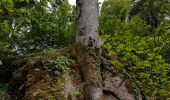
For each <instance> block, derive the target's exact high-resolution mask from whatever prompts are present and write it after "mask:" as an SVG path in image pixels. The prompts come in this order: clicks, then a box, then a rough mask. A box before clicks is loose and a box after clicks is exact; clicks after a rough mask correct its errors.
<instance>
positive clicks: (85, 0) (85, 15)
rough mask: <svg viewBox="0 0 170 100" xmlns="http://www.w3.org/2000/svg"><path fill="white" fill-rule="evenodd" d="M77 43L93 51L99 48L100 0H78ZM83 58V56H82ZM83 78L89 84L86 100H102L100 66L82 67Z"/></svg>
mask: <svg viewBox="0 0 170 100" xmlns="http://www.w3.org/2000/svg"><path fill="white" fill-rule="evenodd" d="M76 3H77V26H76V42H77V43H80V44H82V45H84V46H86V47H91V48H93V49H95V48H99V35H98V34H97V33H98V27H99V21H98V13H99V10H98V0H77V2H76ZM80 56H82V55H80ZM82 70H83V71H82V72H83V77H84V78H85V81H86V82H88V84H87V85H86V87H85V89H86V90H85V91H87V92H86V93H87V94H85V100H100V98H101V95H102V89H101V80H100V79H101V71H100V66H98V65H97V64H94V63H92V65H90V64H88V65H85V66H83V67H82Z"/></svg>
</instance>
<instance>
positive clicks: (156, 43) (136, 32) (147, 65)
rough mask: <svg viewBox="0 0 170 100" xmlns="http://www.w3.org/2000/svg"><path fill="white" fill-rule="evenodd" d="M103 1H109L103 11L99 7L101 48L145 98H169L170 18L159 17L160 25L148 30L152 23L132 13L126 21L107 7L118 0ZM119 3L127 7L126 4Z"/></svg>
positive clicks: (115, 7) (114, 7)
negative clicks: (162, 18)
mask: <svg viewBox="0 0 170 100" xmlns="http://www.w3.org/2000/svg"><path fill="white" fill-rule="evenodd" d="M141 1H143V0H141ZM105 2H106V3H108V4H107V5H103V7H102V8H103V9H105V10H101V14H100V24H101V28H100V29H101V32H102V33H103V35H102V37H101V38H102V39H103V41H104V48H106V49H107V50H108V51H109V54H110V55H111V56H113V58H115V60H113V61H112V64H113V65H114V66H115V67H121V68H123V69H124V70H126V72H127V73H128V74H129V75H130V76H128V77H129V78H130V79H133V81H135V83H136V84H137V85H138V86H139V88H140V89H141V90H142V91H143V92H144V94H145V95H146V96H147V97H148V99H149V98H152V99H159V98H160V97H164V98H168V97H169V94H168V88H169V86H170V82H169V79H168V66H167V62H168V61H167V58H168V57H167V56H166V55H168V54H167V53H165V50H166V52H168V51H169V41H170V40H169V25H170V24H169V21H168V20H162V22H161V23H160V25H159V27H157V28H153V30H154V31H153V32H151V28H152V25H151V24H148V22H147V21H146V20H143V18H141V16H138V15H137V16H133V17H131V19H130V20H129V21H127V22H125V21H124V20H122V17H119V16H121V15H122V14H121V13H115V12H114V11H113V10H110V9H114V10H115V9H117V8H118V7H117V6H108V5H115V4H117V2H120V1H119V0H115V1H114V2H112V0H108V1H105ZM109 2H112V3H109ZM122 2H123V1H122ZM104 4H105V3H104ZM121 6H122V8H126V7H127V6H126V5H125V4H123V5H121ZM161 7H162V6H161ZM107 8H108V9H107ZM126 9H127V10H128V8H126ZM160 9H161V8H160ZM118 11H121V9H119V10H118ZM127 12H128V11H127ZM125 16H128V14H125ZM124 18H125V17H124ZM150 33H152V34H150ZM164 58H166V59H165V60H164ZM165 61H166V63H165ZM168 63H169V62H168Z"/></svg>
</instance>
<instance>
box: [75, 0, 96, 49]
mask: <svg viewBox="0 0 170 100" xmlns="http://www.w3.org/2000/svg"><path fill="white" fill-rule="evenodd" d="M98 13H99V11H98V0H77V26H76V42H80V43H81V44H83V45H85V46H88V45H90V46H93V47H97V48H98V47H99V35H98V34H97V32H98V27H99V21H98Z"/></svg>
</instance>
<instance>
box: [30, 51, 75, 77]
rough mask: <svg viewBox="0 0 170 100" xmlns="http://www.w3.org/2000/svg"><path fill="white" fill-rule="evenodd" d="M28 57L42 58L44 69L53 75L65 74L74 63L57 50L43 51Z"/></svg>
mask: <svg viewBox="0 0 170 100" xmlns="http://www.w3.org/2000/svg"><path fill="white" fill-rule="evenodd" d="M28 56H32V57H36V58H40V59H41V60H42V64H43V67H44V69H45V70H46V71H47V72H49V73H51V74H53V75H61V74H63V73H64V72H65V71H66V70H67V69H68V68H69V65H70V64H71V62H72V61H71V60H70V59H68V58H67V57H65V56H63V55H62V54H61V51H60V50H57V49H50V50H43V51H42V52H40V53H35V54H30V55H28Z"/></svg>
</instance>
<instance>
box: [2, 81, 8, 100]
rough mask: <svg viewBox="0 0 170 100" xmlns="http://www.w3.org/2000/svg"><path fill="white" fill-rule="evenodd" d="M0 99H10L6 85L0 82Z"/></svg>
mask: <svg viewBox="0 0 170 100" xmlns="http://www.w3.org/2000/svg"><path fill="white" fill-rule="evenodd" d="M0 99H1V100H9V99H10V96H9V91H8V87H7V86H6V85H5V84H3V83H0Z"/></svg>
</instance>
